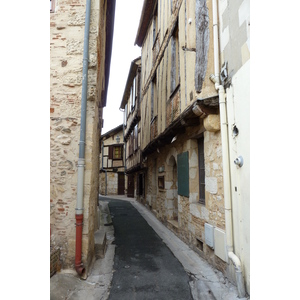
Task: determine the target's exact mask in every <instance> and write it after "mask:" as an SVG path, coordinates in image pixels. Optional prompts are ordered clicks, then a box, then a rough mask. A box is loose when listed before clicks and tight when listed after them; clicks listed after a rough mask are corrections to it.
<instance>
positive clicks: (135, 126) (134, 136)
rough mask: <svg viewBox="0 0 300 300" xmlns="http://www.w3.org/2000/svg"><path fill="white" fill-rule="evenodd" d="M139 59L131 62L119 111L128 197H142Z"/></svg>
mask: <svg viewBox="0 0 300 300" xmlns="http://www.w3.org/2000/svg"><path fill="white" fill-rule="evenodd" d="M140 102H141V58H140V57H138V58H136V59H135V60H133V61H132V62H131V65H130V69H129V73H128V78H127V82H126V85H125V89H124V93H123V98H122V101H121V105H120V109H122V110H124V124H123V125H124V139H125V150H126V151H125V153H126V161H125V162H126V175H127V189H126V195H127V196H128V197H135V196H136V195H144V177H143V175H144V173H143V172H141V166H142V165H141V162H142V152H141V123H140V120H141V109H140V106H141V103H140Z"/></svg>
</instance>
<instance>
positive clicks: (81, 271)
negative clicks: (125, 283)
mask: <svg viewBox="0 0 300 300" xmlns="http://www.w3.org/2000/svg"><path fill="white" fill-rule="evenodd" d="M90 14H91V0H87V1H86V13H85V31H84V46H83V70H82V91H81V122H80V141H79V158H78V180H77V202H76V208H75V218H76V248H75V269H76V272H77V273H78V275H79V276H81V278H82V279H86V278H87V274H86V269H85V267H84V266H83V264H82V259H81V252H82V227H83V190H84V186H83V182H84V166H85V134H86V106H87V81H88V76H87V74H88V56H89V32H90Z"/></svg>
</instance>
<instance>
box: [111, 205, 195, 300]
mask: <svg viewBox="0 0 300 300" xmlns="http://www.w3.org/2000/svg"><path fill="white" fill-rule="evenodd" d="M109 209H110V213H111V216H112V217H113V218H112V220H113V225H114V230H115V244H116V252H115V261H114V270H115V272H114V273H113V280H112V287H111V291H110V296H109V300H148V299H149V300H190V299H192V296H191V292H190V288H189V277H188V275H187V273H186V272H185V271H184V269H183V267H182V265H181V264H180V262H179V261H178V260H177V259H176V258H175V256H174V255H173V253H172V252H171V251H170V250H169V248H168V247H167V246H166V245H165V244H164V243H163V241H162V240H161V238H160V237H159V236H158V235H157V234H156V233H155V231H154V230H153V229H152V228H151V227H150V226H149V225H148V223H147V222H146V221H145V219H144V218H143V217H142V216H141V215H140V213H139V212H138V211H137V210H136V209H135V208H134V207H133V206H132V205H131V203H129V202H126V201H122V200H109Z"/></svg>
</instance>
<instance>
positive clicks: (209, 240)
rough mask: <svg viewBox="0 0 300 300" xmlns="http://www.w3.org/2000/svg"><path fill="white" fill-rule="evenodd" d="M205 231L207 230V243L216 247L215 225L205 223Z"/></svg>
mask: <svg viewBox="0 0 300 300" xmlns="http://www.w3.org/2000/svg"><path fill="white" fill-rule="evenodd" d="M204 231H205V244H206V245H207V246H209V247H211V248H214V226H212V225H210V224H208V223H205V224H204Z"/></svg>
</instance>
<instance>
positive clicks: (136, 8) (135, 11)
mask: <svg viewBox="0 0 300 300" xmlns="http://www.w3.org/2000/svg"><path fill="white" fill-rule="evenodd" d="M143 2H144V1H143V0H126V1H125V0H116V11H115V24H114V38H113V49H112V57H111V66H110V78H109V86H108V94H107V102H106V107H105V108H104V110H103V118H104V126H103V128H102V134H104V133H106V132H108V131H109V130H111V129H113V128H115V127H117V126H119V125H120V124H122V123H123V113H122V112H121V111H120V110H119V107H120V105H121V101H122V97H123V92H124V89H125V84H126V81H127V76H128V72H129V68H130V64H131V62H132V61H133V60H134V59H135V58H137V57H139V56H140V55H141V48H140V47H138V46H134V41H135V37H136V33H137V30H138V26H139V21H140V16H141V11H142V7H143Z"/></svg>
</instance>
